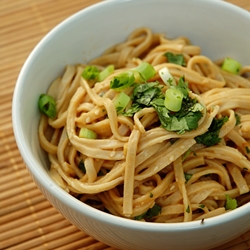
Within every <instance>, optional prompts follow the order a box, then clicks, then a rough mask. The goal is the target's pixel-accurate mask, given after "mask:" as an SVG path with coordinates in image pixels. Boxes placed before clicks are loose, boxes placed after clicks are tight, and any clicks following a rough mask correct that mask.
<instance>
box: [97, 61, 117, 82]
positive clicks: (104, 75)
mask: <svg viewBox="0 0 250 250" xmlns="http://www.w3.org/2000/svg"><path fill="white" fill-rule="evenodd" d="M114 70H115V67H114V65H109V66H107V67H106V68H105V69H104V70H102V71H101V72H100V73H99V74H98V76H97V81H98V82H102V81H103V80H105V79H106V78H107V77H108V76H109V75H111V74H112V73H113V72H114Z"/></svg>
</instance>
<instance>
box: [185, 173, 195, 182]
mask: <svg viewBox="0 0 250 250" xmlns="http://www.w3.org/2000/svg"><path fill="white" fill-rule="evenodd" d="M184 176H185V180H186V182H188V181H189V180H190V179H191V178H192V176H193V175H192V174H188V173H184Z"/></svg>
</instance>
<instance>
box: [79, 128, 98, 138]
mask: <svg viewBox="0 0 250 250" xmlns="http://www.w3.org/2000/svg"><path fill="white" fill-rule="evenodd" d="M79 137H80V138H86V139H96V138H97V134H96V132H95V131H93V130H90V129H88V128H81V129H80V132H79Z"/></svg>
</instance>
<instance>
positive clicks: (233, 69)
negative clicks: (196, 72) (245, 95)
mask: <svg viewBox="0 0 250 250" xmlns="http://www.w3.org/2000/svg"><path fill="white" fill-rule="evenodd" d="M221 68H222V69H223V70H225V71H227V72H230V73H232V74H238V73H239V72H240V69H241V64H240V63H239V62H238V61H236V60H235V59H233V58H230V57H227V58H225V60H224V61H223V63H222V66H221Z"/></svg>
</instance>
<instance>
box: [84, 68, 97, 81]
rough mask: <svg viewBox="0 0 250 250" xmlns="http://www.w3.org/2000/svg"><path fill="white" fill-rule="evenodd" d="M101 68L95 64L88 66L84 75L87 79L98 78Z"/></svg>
mask: <svg viewBox="0 0 250 250" xmlns="http://www.w3.org/2000/svg"><path fill="white" fill-rule="evenodd" d="M99 72H100V70H99V69H98V68H97V67H95V66H92V65H90V66H86V67H85V68H84V70H83V72H82V77H83V78H84V79H85V80H96V79H97V76H98V75H99Z"/></svg>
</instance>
